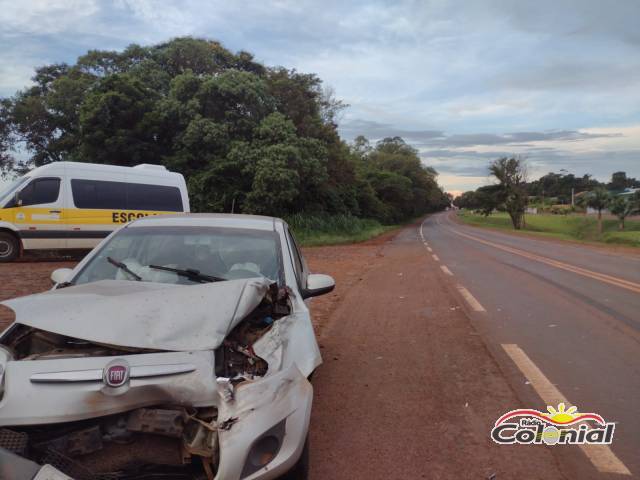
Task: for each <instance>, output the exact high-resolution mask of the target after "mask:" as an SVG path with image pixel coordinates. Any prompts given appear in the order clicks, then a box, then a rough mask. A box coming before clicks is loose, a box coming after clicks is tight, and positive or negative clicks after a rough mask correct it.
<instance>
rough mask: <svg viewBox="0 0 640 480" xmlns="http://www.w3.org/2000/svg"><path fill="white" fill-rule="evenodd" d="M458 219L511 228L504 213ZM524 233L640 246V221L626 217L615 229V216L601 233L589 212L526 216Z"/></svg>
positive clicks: (466, 213) (465, 214)
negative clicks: (623, 225)
mask: <svg viewBox="0 0 640 480" xmlns="http://www.w3.org/2000/svg"><path fill="white" fill-rule="evenodd" d="M458 218H460V219H461V220H462V221H463V222H465V223H468V224H469V225H475V226H479V227H489V228H497V229H502V230H511V231H515V230H513V226H512V224H511V219H510V218H509V215H508V214H506V213H501V212H500V213H494V214H492V215H489V216H488V217H484V216H483V215H478V214H475V213H472V212H469V211H463V212H459V213H458ZM525 220H526V227H525V228H523V229H522V231H524V232H528V233H533V234H538V235H543V236H549V237H555V238H561V239H564V240H577V241H584V242H600V243H610V244H620V245H629V246H636V247H637V246H640V221H638V220H627V221H626V222H625V230H624V231H619V230H618V221H617V220H616V219H611V218H606V219H603V221H602V235H600V234H599V233H598V221H597V219H596V218H595V216H592V215H589V216H587V215H581V214H575V215H548V214H545V215H526V216H525Z"/></svg>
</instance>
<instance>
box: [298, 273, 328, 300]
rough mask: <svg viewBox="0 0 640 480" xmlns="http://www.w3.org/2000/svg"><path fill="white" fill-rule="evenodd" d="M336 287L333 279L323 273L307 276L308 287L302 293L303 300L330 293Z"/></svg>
mask: <svg viewBox="0 0 640 480" xmlns="http://www.w3.org/2000/svg"><path fill="white" fill-rule="evenodd" d="M335 286H336V282H335V280H334V279H333V277H330V276H329V275H323V274H322V273H310V274H309V275H307V286H306V288H305V289H304V290H303V292H302V298H311V297H317V296H318V295H324V294H325V293H329V292H330V291H332V290H333V289H334V288H335Z"/></svg>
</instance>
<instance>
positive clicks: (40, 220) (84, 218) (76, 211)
mask: <svg viewBox="0 0 640 480" xmlns="http://www.w3.org/2000/svg"><path fill="white" fill-rule="evenodd" d="M175 213H182V212H167V211H152V210H106V209H105V210H102V209H84V208H83V209H80V208H55V207H48V208H37V207H14V208H4V209H0V221H3V222H9V223H13V224H14V225H16V226H17V227H18V228H19V226H20V225H26V224H28V225H114V226H119V225H122V224H124V223H129V222H131V221H133V220H137V219H138V218H142V217H148V216H151V215H167V214H175Z"/></svg>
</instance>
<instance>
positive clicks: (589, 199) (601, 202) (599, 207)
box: [580, 187, 611, 233]
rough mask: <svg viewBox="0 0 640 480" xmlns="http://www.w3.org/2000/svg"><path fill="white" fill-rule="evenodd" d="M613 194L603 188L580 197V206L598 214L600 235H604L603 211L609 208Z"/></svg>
mask: <svg viewBox="0 0 640 480" xmlns="http://www.w3.org/2000/svg"><path fill="white" fill-rule="evenodd" d="M610 200H611V194H610V193H609V192H608V191H607V190H606V189H605V188H602V187H599V188H596V189H594V190H592V191H590V192H588V193H587V194H585V195H583V196H582V197H580V204H581V205H582V206H584V207H589V208H593V209H594V210H596V211H597V212H598V233H602V211H603V210H604V209H606V208H607V206H608V205H609V202H610Z"/></svg>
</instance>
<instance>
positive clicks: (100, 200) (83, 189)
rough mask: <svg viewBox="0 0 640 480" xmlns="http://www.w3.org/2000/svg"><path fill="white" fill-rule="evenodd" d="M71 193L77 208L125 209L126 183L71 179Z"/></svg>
mask: <svg viewBox="0 0 640 480" xmlns="http://www.w3.org/2000/svg"><path fill="white" fill-rule="evenodd" d="M71 195H72V196H73V203H74V204H75V206H76V207H77V208H96V209H108V210H126V208H127V190H126V183H122V182H102V181H97V180H75V179H73V180H71Z"/></svg>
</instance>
